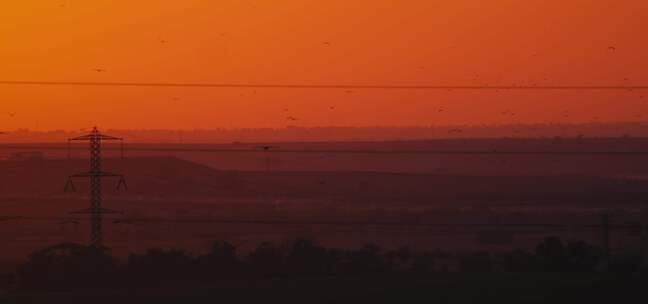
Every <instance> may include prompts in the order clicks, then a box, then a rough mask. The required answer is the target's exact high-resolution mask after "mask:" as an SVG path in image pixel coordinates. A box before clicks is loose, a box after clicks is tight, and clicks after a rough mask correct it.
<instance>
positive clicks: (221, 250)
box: [196, 241, 240, 277]
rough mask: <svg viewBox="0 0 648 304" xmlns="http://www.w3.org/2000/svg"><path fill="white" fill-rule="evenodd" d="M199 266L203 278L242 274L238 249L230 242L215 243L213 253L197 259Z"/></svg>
mask: <svg viewBox="0 0 648 304" xmlns="http://www.w3.org/2000/svg"><path fill="white" fill-rule="evenodd" d="M196 262H197V266H198V270H199V272H200V274H201V275H202V276H203V277H213V276H217V277H218V276H231V275H236V274H240V271H238V270H240V262H239V260H238V258H237V256H236V247H234V246H233V245H232V244H230V243H228V242H220V241H218V242H214V243H213V244H212V248H211V251H210V252H209V253H207V254H206V255H202V256H199V257H198V258H197V261H196Z"/></svg>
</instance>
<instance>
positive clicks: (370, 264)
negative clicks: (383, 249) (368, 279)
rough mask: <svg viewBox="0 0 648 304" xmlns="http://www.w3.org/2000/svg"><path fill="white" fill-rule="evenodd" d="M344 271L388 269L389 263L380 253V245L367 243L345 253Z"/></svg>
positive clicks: (365, 271) (364, 271)
mask: <svg viewBox="0 0 648 304" xmlns="http://www.w3.org/2000/svg"><path fill="white" fill-rule="evenodd" d="M346 259H347V263H346V265H345V270H346V272H350V273H371V272H384V271H387V270H389V269H390V267H389V265H388V264H387V263H386V261H385V260H384V259H383V257H382V256H381V255H380V247H378V246H376V245H373V244H368V245H365V246H364V247H362V248H361V249H359V250H352V251H349V252H348V253H347V254H346Z"/></svg>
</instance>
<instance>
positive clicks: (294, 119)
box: [286, 116, 299, 121]
mask: <svg viewBox="0 0 648 304" xmlns="http://www.w3.org/2000/svg"><path fill="white" fill-rule="evenodd" d="M286 119H287V120H292V121H297V120H299V118H297V117H294V116H288V117H286Z"/></svg>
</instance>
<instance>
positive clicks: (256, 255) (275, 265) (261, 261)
mask: <svg viewBox="0 0 648 304" xmlns="http://www.w3.org/2000/svg"><path fill="white" fill-rule="evenodd" d="M247 262H248V267H249V269H250V270H251V271H252V272H253V273H257V274H261V275H277V274H281V273H282V272H283V271H284V270H285V268H284V255H283V254H282V253H281V251H280V250H278V249H277V247H276V246H275V245H273V244H271V243H267V242H264V243H262V244H261V245H259V247H257V248H256V249H255V250H254V251H252V252H251V253H250V255H249V256H248V258H247Z"/></svg>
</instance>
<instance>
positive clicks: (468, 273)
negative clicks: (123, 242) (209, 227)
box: [0, 237, 648, 303]
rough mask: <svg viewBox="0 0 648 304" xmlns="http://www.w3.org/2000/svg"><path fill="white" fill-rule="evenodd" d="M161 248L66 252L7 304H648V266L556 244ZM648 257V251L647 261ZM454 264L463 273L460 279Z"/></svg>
mask: <svg viewBox="0 0 648 304" xmlns="http://www.w3.org/2000/svg"><path fill="white" fill-rule="evenodd" d="M236 250H237V248H236V247H235V246H233V245H232V244H230V243H227V242H215V243H213V245H212V248H211V249H210V251H209V252H207V253H205V254H199V255H196V254H192V253H189V252H186V251H184V250H181V249H151V250H148V251H146V252H145V253H142V254H131V255H130V256H129V257H128V258H127V259H123V258H122V259H116V258H113V257H112V256H111V255H110V251H109V250H108V249H107V248H97V247H86V246H82V245H76V244H70V243H67V244H60V245H56V246H52V247H48V248H45V249H42V250H39V251H37V252H35V253H33V254H32V255H31V256H30V258H29V260H28V261H27V262H25V263H24V264H22V265H21V266H20V268H19V269H18V271H16V272H15V274H10V273H7V274H6V275H4V276H2V278H4V280H3V281H0V290H3V291H4V292H3V293H1V294H0V300H2V301H6V302H8V303H63V302H65V303H83V302H91V303H140V302H152V301H155V302H164V303H177V302H182V303H194V302H196V303H203V302H213V301H220V302H223V301H225V302H236V303H254V302H260V301H262V302H269V303H304V302H307V303H394V302H396V303H419V302H438V303H475V302H481V303H645V302H644V301H646V300H648V294H647V293H646V292H645V290H644V289H645V284H646V279H648V276H647V275H648V272H646V270H647V268H646V266H648V264H647V263H646V262H648V261H647V260H646V259H645V256H642V255H641V253H634V254H628V253H626V254H614V255H611V256H610V255H609V254H608V253H606V252H605V251H604V250H603V249H601V248H598V247H596V246H592V245H589V244H587V243H584V242H567V243H563V242H562V241H561V240H560V239H558V238H553V237H549V238H546V239H544V240H543V241H542V242H540V243H539V244H537V246H536V248H535V249H534V250H532V251H522V250H513V251H508V252H500V253H489V252H487V251H476V252H467V253H466V252H464V253H458V252H450V251H439V250H437V251H416V250H413V249H410V248H408V247H402V248H399V249H396V250H383V249H381V248H380V247H378V246H376V245H365V246H362V247H360V248H356V249H346V250H344V249H330V248H325V247H322V246H319V245H317V244H316V243H314V242H312V241H309V240H305V239H297V240H294V241H291V242H285V243H282V244H273V243H263V244H261V245H259V246H258V247H257V248H256V249H254V250H253V251H252V252H250V253H248V254H237V252H236ZM644 255H645V252H644ZM450 263H455V264H456V265H457V267H456V269H454V270H450V269H449V268H448V267H447V266H448V265H449V264H450Z"/></svg>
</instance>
